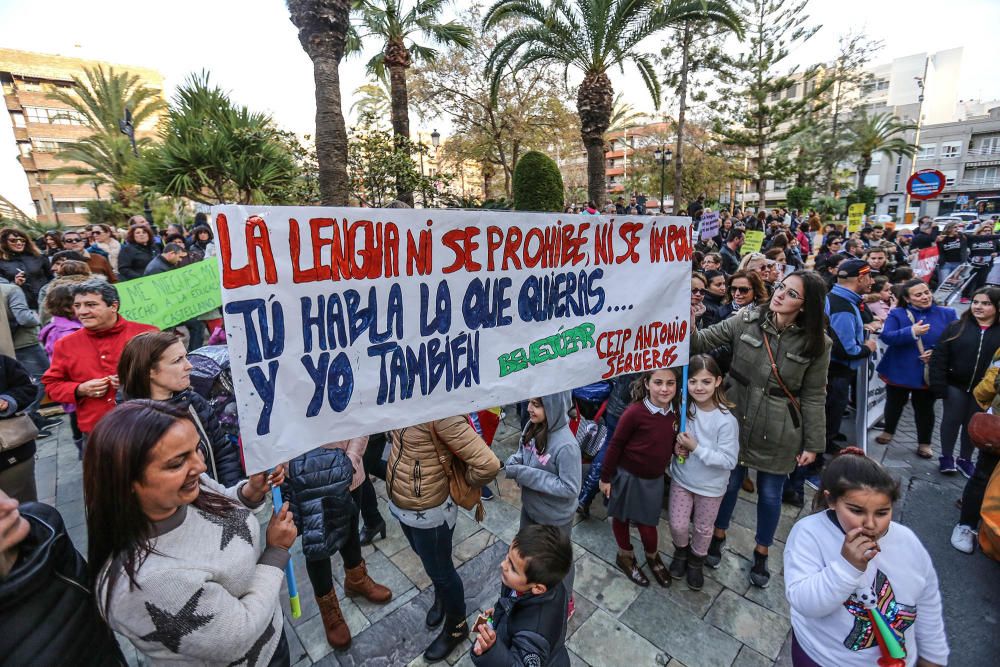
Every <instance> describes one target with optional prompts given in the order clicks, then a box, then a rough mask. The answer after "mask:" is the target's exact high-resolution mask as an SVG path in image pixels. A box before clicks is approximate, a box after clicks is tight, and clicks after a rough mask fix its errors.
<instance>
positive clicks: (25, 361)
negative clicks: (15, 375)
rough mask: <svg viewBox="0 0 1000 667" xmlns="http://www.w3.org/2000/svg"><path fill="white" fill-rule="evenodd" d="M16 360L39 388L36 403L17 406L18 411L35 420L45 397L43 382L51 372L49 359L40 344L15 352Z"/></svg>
mask: <svg viewBox="0 0 1000 667" xmlns="http://www.w3.org/2000/svg"><path fill="white" fill-rule="evenodd" d="M14 358H15V359H17V360H18V362H20V364H21V365H22V366H24V370H25V371H27V372H28V375H30V376H31V381H32V382H33V383H34V384H35V386H36V387H37V388H38V394H37V396H36V397H35V400H34V401H32V402H31V403H30V404H28V405H19V406H17V409H18V411H23V412H27V413H28V414H30V415H32V418H34V417H36V416H37V414H36V410H38V405H39V404H40V403H41V402H42V398H43V397H44V396H45V387H43V386H42V382H41V380H42V375H44V373H45V371H47V370H49V357H48V355H46V354H45V348H43V347H42V346H41V345H40V344H39V343H35V344H34V345H29V346H28V347H22V348H19V349H16V350H14ZM39 418H40V417H39Z"/></svg>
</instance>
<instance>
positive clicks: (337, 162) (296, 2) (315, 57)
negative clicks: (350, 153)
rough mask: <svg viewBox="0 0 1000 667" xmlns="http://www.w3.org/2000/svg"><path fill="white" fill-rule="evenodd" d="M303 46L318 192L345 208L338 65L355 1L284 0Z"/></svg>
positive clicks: (346, 187)
mask: <svg viewBox="0 0 1000 667" xmlns="http://www.w3.org/2000/svg"><path fill="white" fill-rule="evenodd" d="M286 1H287V4H288V11H289V13H290V14H291V20H292V23H293V24H294V25H295V27H296V28H298V30H299V43H300V44H302V49H303V50H304V51H305V52H306V54H307V55H308V56H309V58H310V59H311V60H312V62H313V80H314V82H315V86H316V158H317V161H318V162H319V192H320V197H321V199H322V201H323V204H325V205H327V206H347V205H348V203H350V201H349V197H350V182H349V180H348V177H347V126H346V125H345V124H344V112H343V109H341V97H340V61H341V59H342V58H343V57H344V47H345V46H346V44H347V31H348V28H349V27H350V21H351V19H350V16H351V0H324V1H323V2H318V1H317V0H286Z"/></svg>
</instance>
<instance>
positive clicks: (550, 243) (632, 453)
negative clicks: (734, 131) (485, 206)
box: [0, 204, 1000, 665]
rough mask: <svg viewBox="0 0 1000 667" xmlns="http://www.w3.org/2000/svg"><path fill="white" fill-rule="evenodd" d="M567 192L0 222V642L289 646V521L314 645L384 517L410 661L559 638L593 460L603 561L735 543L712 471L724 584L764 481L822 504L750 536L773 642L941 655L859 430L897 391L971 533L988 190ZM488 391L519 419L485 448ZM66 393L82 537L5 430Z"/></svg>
mask: <svg viewBox="0 0 1000 667" xmlns="http://www.w3.org/2000/svg"><path fill="white" fill-rule="evenodd" d="M591 208H592V207H591ZM591 208H588V209H587V212H585V213H584V214H582V215H577V214H572V213H571V214H543V213H521V212H517V213H514V212H500V211H459V210H438V209H423V210H412V209H407V208H387V209H367V208H305V207H242V206H219V207H216V208H215V209H213V210H212V211H211V224H210V223H209V218H208V216H206V215H205V214H199V218H198V219H197V220H196V225H195V226H194V227H193V228H192V229H191V230H185V229H183V228H180V227H177V226H176V225H172V226H171V228H168V229H166V230H159V229H156V228H154V227H152V226H151V225H150V224H149V222H148V221H146V220H145V219H144V218H142V217H139V216H137V217H135V218H132V219H131V220H129V226H128V229H127V230H113V229H110V228H107V227H105V226H103V225H95V226H92V227H90V228H85V229H79V230H78V229H70V230H67V231H65V232H64V233H62V234H61V235H59V234H49V235H46V238H45V239H39V240H37V241H38V244H36V240H35V239H32V238H29V236H28V235H27V234H25V233H23V232H21V231H19V230H17V229H13V228H10V229H3V230H0V276H2V278H3V281H2V282H0V293H2V294H3V297H4V299H5V302H6V308H3V309H0V312H2V313H4V315H5V317H6V321H5V322H4V323H0V363H2V364H3V374H2V376H0V378H2V380H3V383H4V385H3V387H0V446H2V452H3V460H2V461H0V491H2V493H0V591H4V592H5V593H6V592H7V591H10V598H9V600H10V601H8V600H4V601H3V602H2V603H0V608H2V609H3V611H2V612H0V613H2V617H3V627H4V630H5V631H4V633H3V637H2V638H0V655H3V656H5V657H4V658H3V659H4V660H10V661H11V663H10V664H53V663H59V662H63V661H65V660H67V659H68V657H67V656H70V655H82V654H85V655H86V656H88V658H87V659H88V660H90V662H93V663H94V664H119V663H122V662H123V661H124V658H123V653H122V652H121V648H120V646H119V639H121V640H123V641H124V640H127V641H128V642H129V643H131V644H132V646H134V648H135V649H136V651H138V653H139V654H141V655H143V656H145V658H146V659H148V660H149V661H150V662H154V663H155V662H166V661H181V662H190V663H197V664H216V663H217V664H242V663H244V662H245V663H247V664H251V665H267V664H273V665H282V664H284V665H287V664H289V643H288V639H287V638H286V636H285V631H284V620H283V619H284V612H283V611H282V605H281V598H282V596H283V595H284V593H283V592H282V587H283V584H285V585H286V587H287V591H288V593H289V594H292V595H294V594H295V582H294V573H295V568H294V567H291V566H290V558H291V556H290V552H289V550H290V549H291V548H292V546H293V545H294V544H295V542H296V540H301V553H302V558H303V559H304V561H305V563H304V565H305V574H306V576H307V577H308V579H309V581H310V583H311V589H312V592H313V593H314V597H315V604H316V605H317V606H318V609H319V613H320V615H321V619H322V624H323V630H324V633H325V636H326V639H327V641H328V642H329V644H330V645H331V646H333V647H334V648H337V649H346V648H347V647H349V646H350V645H351V641H352V636H351V631H350V628H349V627H348V623H347V621H346V620H345V616H344V611H343V609H342V608H341V604H340V603H341V600H340V597H338V591H337V586H339V587H340V589H341V592H342V595H346V596H349V597H357V598H361V599H364V600H366V601H367V602H368V603H371V604H375V605H384V604H387V603H389V601H390V600H392V599H393V596H394V591H393V590H391V588H390V587H389V586H387V585H385V584H384V583H380V582H379V581H377V580H376V578H375V577H373V576H372V575H371V574H370V573H369V571H368V567H367V563H366V561H365V558H364V557H363V556H362V547H363V546H365V545H368V544H371V543H372V542H375V541H378V540H379V539H384V538H385V535H386V522H387V521H392V522H397V523H398V524H399V525H400V528H401V530H402V533H403V535H404V536H405V538H406V541H407V543H408V545H409V546H410V547H411V548H412V550H413V551H414V552H415V553H416V554H417V556H418V557H419V561H420V564H421V566H422V567H423V570H424V571H425V573H426V575H427V577H428V578H429V579H430V581H431V586H432V588H433V603H432V604H431V605H430V607H429V609H428V610H427V612H426V618H425V622H426V625H427V626H428V627H429V628H437V629H438V630H436V632H437V633H438V634H437V635H436V636H435V638H434V639H433V641H432V642H430V643H429V645H428V646H427V647H426V650H425V651H424V658H425V660H426V661H428V662H437V661H440V660H444V659H445V658H447V657H448V656H449V655H452V652H453V651H454V650H455V649H456V647H458V646H460V645H465V646H467V649H468V651H469V653H470V656H471V660H472V662H473V663H474V664H477V665H494V664H496V665H501V664H502V665H511V664H516V665H568V664H569V656H568V653H567V649H566V646H565V637H566V629H567V623H568V619H570V618H572V616H573V614H574V613H575V606H576V603H575V596H574V580H575V574H576V573H575V568H574V565H573V560H574V556H573V545H572V541H571V539H572V532H573V527H574V524H576V523H577V522H579V521H588V520H592V519H591V516H590V513H591V508H592V504H593V501H594V500H595V498H596V497H597V496H598V495H600V496H601V497H602V498H603V500H604V501H605V503H606V506H607V515H608V516H609V517H610V522H609V530H608V531H607V532H608V534H607V540H608V541H609V543H610V542H611V541H612V540H613V541H614V543H615V545H616V547H617V557H616V559H615V562H616V564H617V566H618V568H619V570H620V572H621V576H622V577H625V578H627V579H628V580H629V581H630V582H631V583H632V584H635V585H636V586H640V587H648V586H656V587H670V586H681V585H684V586H686V587H688V588H690V589H691V590H695V591H697V590H701V588H702V587H703V586H704V582H705V578H704V575H705V571H706V570H705V568H719V567H720V566H722V565H723V561H724V560H725V559H726V558H727V555H726V554H727V553H729V554H730V555H729V556H728V557H729V558H732V557H733V556H732V554H731V553H730V552H727V550H726V543H727V531H728V530H729V527H730V521H731V519H732V517H733V514H734V512H735V511H736V506H737V501H738V499H739V495H740V493H741V491H743V492H749V493H753V494H755V495H756V500H757V504H756V535H755V538H754V539H755V544H754V546H753V548H752V550H751V552H750V553H745V554H743V555H744V556H746V557H747V558H749V559H751V568H750V570H749V573H748V575H747V576H748V577H749V583H750V584H751V585H753V586H755V587H760V588H763V587H767V586H768V585H769V584H770V583H771V581H772V571H773V569H774V564H773V563H772V562H771V561H770V560H769V559H770V554H769V551H770V548H771V547H772V546H773V543H774V539H775V532H776V530H777V526H778V522H779V519H780V518H781V508H782V505H783V504H787V505H792V506H795V507H802V506H803V505H804V503H806V502H807V500H808V499H809V497H810V496H812V498H813V502H814V506H815V508H816V510H817V511H816V513H813V514H811V515H808V516H805V517H804V518H802V519H800V520H799V521H798V522H797V523H796V524H795V525H794V527H793V528H792V530H791V534H790V535H789V538H788V541H787V544H786V546H785V549H784V553H783V559H784V562H783V580H784V586H785V595H786V598H787V600H788V602H789V604H790V609H791V621H792V629H793V637H792V655H793V662H794V664H796V665H816V664H843V665H869V664H875V662H876V661H878V662H879V664H899V665H903V664H906V665H914V664H918V661H919V664H929V665H932V664H938V665H943V664H946V663H947V659H948V646H947V642H946V640H945V635H944V626H943V621H942V615H941V597H940V593H939V591H938V584H937V577H936V574H935V572H934V568H933V565H932V563H931V561H930V557H929V556H928V554H927V551H926V550H925V548H924V547H923V546H922V545H921V544H920V542H919V540H917V538H916V536H915V535H914V534H913V533H912V532H910V531H909V530H908V529H906V528H904V527H903V526H901V525H900V524H897V523H893V522H892V504H893V502H894V501H895V500H897V497H898V493H899V491H898V485H897V482H896V481H895V480H894V479H893V477H892V476H891V475H890V474H889V472H888V471H887V470H886V468H884V467H883V466H882V465H880V464H879V463H876V462H875V460H874V459H872V458H869V457H867V456H866V455H865V453H866V452H870V451H871V450H872V449H873V448H878V447H884V446H885V445H887V444H889V443H890V442H892V441H893V440H897V441H898V440H899V439H900V434H899V433H898V427H899V424H900V419H901V416H902V413H903V410H904V407H905V405H906V404H907V403H910V404H911V405H912V406H913V411H914V420H915V423H916V441H915V442H912V443H906V444H907V445H908V446H911V448H912V452H913V456H915V457H922V458H928V459H929V458H936V459H937V467H938V471H939V473H940V474H941V475H956V474H961V475H963V476H965V477H966V478H968V481H967V483H966V485H965V490H964V495H963V498H962V503H961V509H960V511H956V512H955V515H956V516H955V517H954V524H955V525H954V529H953V532H952V534H951V536H950V542H951V545H952V546H953V547H954V548H955V549H958V550H960V551H963V552H966V553H972V552H973V551H974V549H975V545H976V544H980V545H981V547H982V548H983V550H984V552H986V553H987V554H988V555H991V556H993V557H996V556H997V533H996V527H997V521H998V517H997V516H996V502H995V500H996V499H997V497H998V496H1000V488H998V487H1000V482H998V481H997V476H996V475H995V474H994V471H995V468H996V463H997V456H998V448H997V447H996V445H995V443H996V442H997V441H998V440H1000V438H995V437H994V434H995V433H1000V429H996V428H995V426H996V425H995V424H994V422H993V420H994V419H996V418H995V417H993V415H992V414H987V413H986V412H985V411H986V410H987V409H988V408H990V407H991V406H993V405H994V403H995V402H996V401H997V396H998V385H997V382H998V376H997V368H998V367H1000V361H998V360H1000V323H998V308H1000V289H998V288H996V287H993V286H992V283H990V284H988V282H989V281H988V278H989V276H990V273H991V268H992V265H993V262H994V258H995V257H996V256H997V254H998V252H1000V235H997V234H995V233H994V222H984V223H983V224H982V225H981V226H979V227H977V228H975V229H972V230H968V231H963V230H961V229H959V228H958V227H957V226H956V225H954V224H948V225H946V226H945V227H944V228H943V229H938V228H937V227H936V226H935V225H934V224H933V221H931V220H930V219H929V218H927V219H921V220H920V222H919V225H918V226H917V227H916V229H915V231H910V230H909V229H907V228H899V229H894V228H887V227H885V226H883V225H881V224H873V225H866V224H864V220H863V210H862V211H860V212H859V211H855V210H852V211H851V212H850V214H849V216H848V220H847V221H846V224H842V223H836V224H834V223H831V224H826V225H824V224H822V223H821V220H820V217H819V215H818V214H816V213H815V212H808V213H807V212H801V213H800V212H799V211H788V210H783V209H775V210H771V211H766V210H761V211H752V210H744V211H741V210H736V211H713V210H710V209H707V208H703V207H702V206H701V205H700V204H699V206H698V207H697V208H696V209H694V210H692V211H691V213H692V215H691V216H683V217H671V216H653V215H645V214H643V213H642V212H638V211H636V212H634V213H632V212H626V211H617V212H608V213H604V214H597V212H596V210H594V211H593V212H592V213H591V212H590V210H591ZM686 286H687V288H686ZM953 305H954V306H962V305H965V306H967V307H966V308H962V307H960V308H959V309H958V310H961V311H962V312H961V314H959V312H957V311H956V309H954V308H953V307H952V306H953ZM938 401H940V402H942V404H943V406H944V409H943V410H942V415H943V417H942V419H941V420H940V422H939V423H938V422H936V421H935V404H936V403H937V402H938ZM43 413H45V414H48V415H50V416H47V417H46V416H43ZM54 413H57V414H56V416H51V415H53V414H54ZM501 419H502V420H504V421H505V422H506V423H507V424H508V425H510V424H513V426H514V427H515V428H517V429H519V435H518V436H517V446H516V449H515V451H514V453H513V454H512V455H510V456H507V457H505V459H504V460H501V459H500V458H498V456H497V453H495V451H494V449H493V448H491V443H492V440H493V434H494V433H495V432H496V430H497V427H498V421H499V420H501ZM64 420H66V421H68V423H69V426H70V428H71V429H72V432H73V440H74V442H75V444H76V447H77V450H78V453H79V458H80V460H81V462H82V463H81V465H82V474H83V483H84V504H85V507H86V522H87V536H88V549H87V550H88V553H87V554H86V561H85V560H84V558H83V556H82V555H81V554H79V553H77V552H76V551H75V550H74V549H73V547H72V545H71V543H70V542H69V541H68V539H66V530H65V527H64V526H63V524H62V521H61V519H60V516H59V513H58V512H57V511H56V509H54V508H52V507H49V506H47V505H44V504H40V503H37V502H35V501H37V492H36V486H35V454H36V440H38V439H41V438H45V437H47V436H48V435H49V434H50V433H51V432H52V431H53V429H55V428H58V426H59V425H60V424H62V423H63V421H64ZM871 428H874V429H876V430H878V429H881V432H880V433H879V435H878V436H877V437H875V438H873V439H872V441H871V442H869V441H868V431H869V429H871ZM935 429H938V431H939V434H940V447H937V446H934V445H933V444H932V435H933V433H934V431H935ZM498 477H506V478H507V479H509V480H512V481H513V483H514V484H516V485H517V487H518V488H519V489H520V502H521V516H520V523H519V525H518V531H517V533H516V536H515V537H514V538H513V540H512V541H511V542H510V544H509V551H508V553H507V556H506V557H505V559H504V560H503V563H502V565H501V569H500V572H499V573H498V576H497V579H499V581H496V582H495V584H496V586H497V589H498V599H497V602H496V604H495V605H494V606H493V607H492V608H491V609H486V610H483V611H484V613H482V614H481V615H480V616H479V618H478V619H476V620H475V622H473V623H471V624H470V623H469V621H470V620H471V619H470V618H469V616H468V614H469V613H471V612H475V611H476V610H474V609H469V608H467V605H466V600H467V599H469V596H467V595H466V591H465V585H466V584H465V582H463V579H462V577H461V576H460V575H459V573H458V571H457V569H456V567H455V565H454V562H453V559H452V550H453V537H454V532H455V526H456V523H457V520H458V516H459V513H466V514H467V515H468V516H469V517H471V518H473V519H475V520H482V518H483V513H484V512H487V511H489V510H488V507H487V506H484V502H485V501H489V500H490V499H491V498H492V496H493V492H492V491H491V490H490V484H491V482H493V481H494V480H496V479H497V478H498ZM991 480H992V481H991ZM376 484H379V485H383V484H384V490H385V496H386V499H387V507H388V511H389V514H390V516H383V514H382V512H380V509H379V504H378V499H377V496H376V486H375V485H376ZM984 498H991V499H993V502H992V504H991V502H990V501H987V502H985V503H984ZM268 502H270V503H272V504H273V506H274V511H273V514H272V515H271V518H270V520H269V522H268V524H267V526H266V529H263V530H262V529H261V526H260V523H259V522H258V520H257V519H256V518H255V512H257V511H258V510H259V509H260V508H262V507H263V506H264V505H265V503H268ZM948 511H951V510H948ZM991 513H992V514H991ZM661 517H666V519H667V523H666V525H667V526H669V533H670V540H671V542H672V549H671V550H669V553H667V554H665V555H666V560H664V558H663V556H662V555H661V552H660V546H659V545H660V543H661V541H660V535H659V534H658V529H657V526H658V524H659V521H660V520H661ZM981 525H982V528H980V526H981ZM632 529H635V531H636V532H637V534H638V537H639V542H641V550H637V547H636V545H635V544H634V541H633V533H632ZM977 531H979V532H978V533H977ZM942 539H944V540H946V539H948V536H942ZM337 553H339V554H340V555H341V559H342V561H343V574H342V576H340V575H338V576H337V580H338V582H342V584H341V583H338V584H337V586H335V584H334V572H333V570H334V567H333V562H332V561H331V557H332V556H334V555H335V554H337ZM338 567H339V566H338ZM300 572H301V571H300ZM629 585H631V584H629ZM29 589H30V590H31V591H32V592H31V594H30V595H21V594H20V593H18V591H23V590H29ZM887 590H889V591H892V592H893V594H894V596H895V597H893V598H892V602H891V604H886V602H885V601H886V599H887V598H886V595H885V591H887ZM297 604H298V600H296V601H295V603H294V604H293V605H292V606H291V609H292V610H293V613H294V610H295V609H296V605H297ZM11 629H13V630H11ZM112 631H114V632H112ZM664 631H665V632H667V631H669V629H664ZM81 652H82V653H81ZM893 660H894V661H896V662H889V661H893Z"/></svg>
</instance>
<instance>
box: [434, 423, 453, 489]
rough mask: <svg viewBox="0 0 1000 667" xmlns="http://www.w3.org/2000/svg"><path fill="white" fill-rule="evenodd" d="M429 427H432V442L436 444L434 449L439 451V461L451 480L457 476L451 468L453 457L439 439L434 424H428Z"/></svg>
mask: <svg viewBox="0 0 1000 667" xmlns="http://www.w3.org/2000/svg"><path fill="white" fill-rule="evenodd" d="M428 426H430V432H431V442H432V443H433V444H434V449H436V450H437V455H438V461H440V462H441V467H442V468H444V472H445V474H446V475H447V476H448V478H449V479H451V478H452V477H454V475H455V473H454V471H453V470H452V468H451V456H449V454H448V451H447V449H446V448H445V446H444V444H443V443H442V442H441V441H440V440H439V439H438V435H437V429H435V428H434V422H428Z"/></svg>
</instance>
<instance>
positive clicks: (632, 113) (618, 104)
mask: <svg viewBox="0 0 1000 667" xmlns="http://www.w3.org/2000/svg"><path fill="white" fill-rule="evenodd" d="M647 118H649V116H647V115H646V114H644V113H642V112H641V111H636V109H635V107H634V106H632V105H631V104H629V103H628V102H626V101H625V93H617V94H616V95H615V101H614V103H613V104H612V105H611V118H610V119H609V120H608V132H620V131H622V130H627V129H629V128H630V127H635V126H636V125H638V124H639V123H641V122H642V121H644V120H646V119H647Z"/></svg>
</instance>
